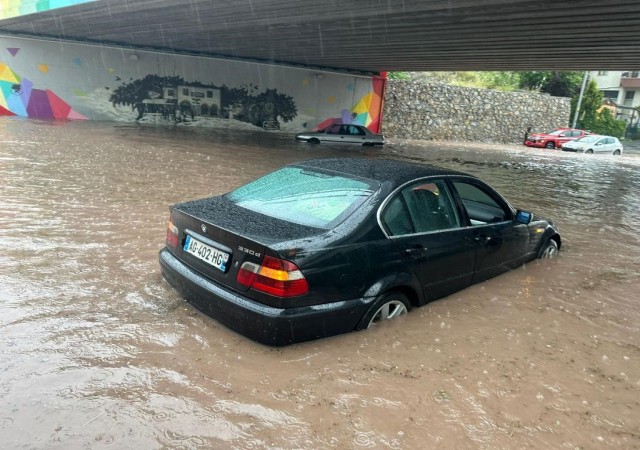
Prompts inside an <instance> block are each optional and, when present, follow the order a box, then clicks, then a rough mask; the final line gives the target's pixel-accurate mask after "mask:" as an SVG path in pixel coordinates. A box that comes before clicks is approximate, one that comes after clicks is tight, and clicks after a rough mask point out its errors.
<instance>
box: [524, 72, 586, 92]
mask: <svg viewBox="0 0 640 450" xmlns="http://www.w3.org/2000/svg"><path fill="white" fill-rule="evenodd" d="M582 77H583V73H582V72H538V71H533V72H521V73H520V87H521V88H524V89H530V90H533V91H540V92H543V93H545V94H549V95H552V96H554V97H573V96H574V95H576V94H578V92H579V90H580V86H581V84H582Z"/></svg>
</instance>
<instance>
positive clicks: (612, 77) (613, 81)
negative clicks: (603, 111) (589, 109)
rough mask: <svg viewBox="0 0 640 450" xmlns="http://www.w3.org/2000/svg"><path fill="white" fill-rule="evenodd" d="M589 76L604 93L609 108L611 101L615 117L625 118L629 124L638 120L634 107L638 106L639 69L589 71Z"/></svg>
mask: <svg viewBox="0 0 640 450" xmlns="http://www.w3.org/2000/svg"><path fill="white" fill-rule="evenodd" d="M589 76H590V78H591V79H592V80H594V81H595V82H596V84H597V85H598V89H599V90H600V91H602V93H603V94H604V97H605V102H606V104H607V106H608V107H609V108H611V106H612V105H611V103H612V102H613V104H614V105H613V106H614V108H611V109H612V112H614V116H615V118H616V119H620V120H625V121H627V122H629V124H630V125H636V124H637V122H638V111H637V110H636V108H637V107H638V106H640V70H628V71H607V70H599V71H592V72H590V73H589ZM607 100H608V101H607Z"/></svg>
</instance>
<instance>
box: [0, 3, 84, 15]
mask: <svg viewBox="0 0 640 450" xmlns="http://www.w3.org/2000/svg"><path fill="white" fill-rule="evenodd" d="M93 1H95V0H0V19H8V18H10V17H17V16H26V15H27V14H33V13H37V12H42V11H49V10H52V9H57V8H64V7H66V6H73V5H79V4H81V3H89V2H93Z"/></svg>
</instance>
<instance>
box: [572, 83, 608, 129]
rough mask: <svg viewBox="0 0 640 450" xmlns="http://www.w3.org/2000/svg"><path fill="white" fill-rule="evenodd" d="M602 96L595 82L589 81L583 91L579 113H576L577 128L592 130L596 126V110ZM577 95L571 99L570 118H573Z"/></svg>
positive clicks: (598, 107)
mask: <svg viewBox="0 0 640 450" xmlns="http://www.w3.org/2000/svg"><path fill="white" fill-rule="evenodd" d="M603 100H604V94H603V93H602V92H601V91H599V90H598V86H597V85H596V82H595V81H593V80H591V81H590V82H589V83H588V84H587V87H586V88H585V90H584V95H583V97H582V103H581V104H580V111H579V112H578V123H577V126H578V128H582V129H585V130H592V129H593V127H594V126H595V125H596V122H597V117H598V110H599V109H600V107H601V106H602V101H603ZM577 103H578V95H576V96H574V97H573V98H572V99H571V117H574V116H575V111H576V105H577Z"/></svg>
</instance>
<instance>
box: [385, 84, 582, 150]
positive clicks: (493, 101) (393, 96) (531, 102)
mask: <svg viewBox="0 0 640 450" xmlns="http://www.w3.org/2000/svg"><path fill="white" fill-rule="evenodd" d="M570 111H571V99H569V98H566V97H551V96H548V95H543V94H537V93H530V92H502V91H494V90H489V89H476V88H465V87H458V86H450V85H446V84H435V83H433V84H432V83H424V82H416V81H404V80H402V81H401V80H388V82H387V87H386V92H385V103H384V112H383V114H384V115H383V119H382V124H383V125H382V128H383V129H382V132H383V134H384V135H385V137H387V138H394V137H395V138H401V139H426V140H449V141H475V142H499V143H521V142H522V140H523V137H524V133H525V131H526V130H527V128H528V127H533V128H534V131H545V130H549V129H553V128H557V127H562V126H567V125H568V124H569V120H570V117H569V116H570Z"/></svg>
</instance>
